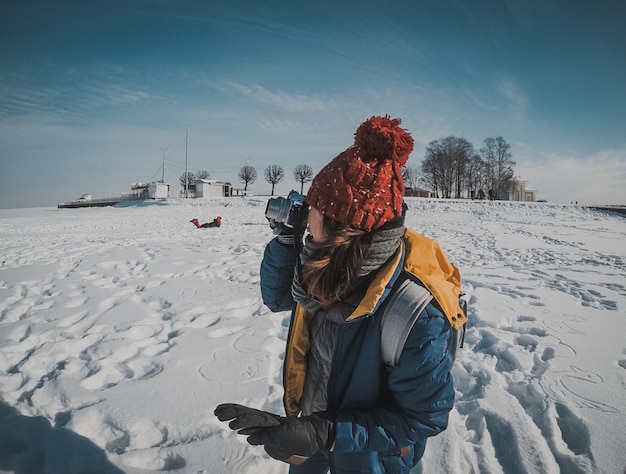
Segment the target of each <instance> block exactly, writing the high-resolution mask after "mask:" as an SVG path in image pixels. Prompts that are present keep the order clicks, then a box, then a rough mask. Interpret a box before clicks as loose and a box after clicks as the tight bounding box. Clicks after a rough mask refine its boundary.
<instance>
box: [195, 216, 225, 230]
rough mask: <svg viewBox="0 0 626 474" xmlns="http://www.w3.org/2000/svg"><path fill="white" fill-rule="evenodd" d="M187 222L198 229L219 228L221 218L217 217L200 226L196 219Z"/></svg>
mask: <svg viewBox="0 0 626 474" xmlns="http://www.w3.org/2000/svg"><path fill="white" fill-rule="evenodd" d="M189 222H191V223H192V224H193V225H195V226H196V227H197V228H198V229H203V228H204V229H206V228H207V227H219V226H221V225H222V218H221V217H220V216H217V217H216V218H215V219H213V222H205V223H204V224H200V221H199V220H198V219H197V218H194V219H191V220H190V221H189Z"/></svg>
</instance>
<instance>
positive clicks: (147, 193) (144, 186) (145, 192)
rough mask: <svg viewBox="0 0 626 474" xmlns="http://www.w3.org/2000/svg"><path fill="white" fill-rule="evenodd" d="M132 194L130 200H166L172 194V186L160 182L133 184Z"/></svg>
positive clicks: (129, 196)
mask: <svg viewBox="0 0 626 474" xmlns="http://www.w3.org/2000/svg"><path fill="white" fill-rule="evenodd" d="M130 189H131V192H130V193H129V194H128V199H131V200H141V199H166V198H167V197H168V195H169V193H170V185H169V184H167V183H162V182H160V181H152V182H151V183H132V184H131V185H130Z"/></svg>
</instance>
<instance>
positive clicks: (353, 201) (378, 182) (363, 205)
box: [306, 115, 413, 231]
mask: <svg viewBox="0 0 626 474" xmlns="http://www.w3.org/2000/svg"><path fill="white" fill-rule="evenodd" d="M400 123H401V121H400V119H397V118H395V119H391V118H389V116H387V115H386V116H384V117H378V116H374V117H372V118H370V119H369V120H366V121H365V122H363V123H362V124H361V125H360V126H359V128H358V129H357V131H356V133H355V134H354V145H353V146H351V147H350V148H348V149H347V150H345V151H344V152H342V153H340V154H339V155H338V156H337V157H336V158H335V159H334V160H332V161H331V162H330V163H328V164H327V165H326V166H325V167H324V168H322V170H321V171H320V172H319V173H317V175H316V176H315V178H314V179H313V182H312V183H311V188H310V189H309V192H308V194H307V197H306V201H307V203H308V204H309V205H310V206H312V207H314V208H315V209H317V210H318V211H320V212H321V213H322V214H325V215H327V216H329V217H332V218H333V219H335V220H337V221H339V222H342V223H344V224H348V225H350V226H352V227H356V228H358V229H363V230H366V231H370V230H372V229H377V228H379V227H381V226H382V225H384V224H385V223H386V222H387V221H390V220H391V219H394V218H395V217H398V216H400V215H401V214H402V200H403V198H404V181H403V179H402V174H401V171H400V170H401V169H402V167H404V165H405V164H406V161H407V160H408V158H409V154H410V153H411V151H413V138H411V135H409V133H408V132H407V131H406V130H404V129H402V128H400Z"/></svg>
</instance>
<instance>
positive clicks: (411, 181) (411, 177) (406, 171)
mask: <svg viewBox="0 0 626 474" xmlns="http://www.w3.org/2000/svg"><path fill="white" fill-rule="evenodd" d="M402 179H403V180H404V186H405V188H407V191H408V190H411V191H415V190H417V188H418V186H419V182H420V171H419V168H418V167H417V166H415V165H411V166H407V167H405V168H402Z"/></svg>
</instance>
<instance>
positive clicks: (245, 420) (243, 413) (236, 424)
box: [214, 403, 280, 435]
mask: <svg viewBox="0 0 626 474" xmlns="http://www.w3.org/2000/svg"><path fill="white" fill-rule="evenodd" d="M214 413H215V416H217V418H218V420H220V421H228V420H232V421H231V422H230V423H229V424H228V426H229V427H230V429H232V430H236V431H237V433H238V434H241V435H250V434H252V433H255V432H256V431H258V430H259V429H262V428H269V427H272V426H280V421H279V420H280V416H278V415H274V414H272V413H268V412H266V411H261V410H256V409H254V408H249V407H246V406H243V405H237V404H236V403H224V404H222V405H218V406H217V408H216V409H215V412H214Z"/></svg>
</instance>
